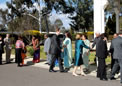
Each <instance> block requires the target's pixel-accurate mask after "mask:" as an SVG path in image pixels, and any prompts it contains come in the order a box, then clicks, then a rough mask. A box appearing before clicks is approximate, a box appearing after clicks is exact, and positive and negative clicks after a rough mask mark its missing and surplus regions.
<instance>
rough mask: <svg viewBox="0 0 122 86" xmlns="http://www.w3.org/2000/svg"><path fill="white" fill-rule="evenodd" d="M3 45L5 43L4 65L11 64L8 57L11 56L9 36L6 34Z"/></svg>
mask: <svg viewBox="0 0 122 86" xmlns="http://www.w3.org/2000/svg"><path fill="white" fill-rule="evenodd" d="M4 43H5V51H6V63H7V64H8V63H11V62H10V56H11V48H12V47H11V39H10V35H9V34H6V38H5V39H4Z"/></svg>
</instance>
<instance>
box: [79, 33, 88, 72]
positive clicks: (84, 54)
mask: <svg viewBox="0 0 122 86" xmlns="http://www.w3.org/2000/svg"><path fill="white" fill-rule="evenodd" d="M81 39H82V40H83V41H84V43H85V45H87V46H88V47H90V41H89V40H88V38H87V36H86V35H82V37H81ZM89 55H90V51H89V49H86V48H83V54H82V58H83V64H84V66H85V72H89Z"/></svg>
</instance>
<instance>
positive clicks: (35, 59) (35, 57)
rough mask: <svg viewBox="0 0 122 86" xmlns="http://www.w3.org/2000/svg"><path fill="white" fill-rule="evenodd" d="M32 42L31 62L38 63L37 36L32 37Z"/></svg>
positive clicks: (38, 48) (38, 47)
mask: <svg viewBox="0 0 122 86" xmlns="http://www.w3.org/2000/svg"><path fill="white" fill-rule="evenodd" d="M32 44H33V49H34V57H33V63H38V62H40V46H39V40H38V39H37V38H35V37H33V38H32Z"/></svg>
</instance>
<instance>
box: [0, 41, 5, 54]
mask: <svg viewBox="0 0 122 86" xmlns="http://www.w3.org/2000/svg"><path fill="white" fill-rule="evenodd" d="M3 47H4V42H3V40H0V53H1V52H2V53H4V48H3Z"/></svg>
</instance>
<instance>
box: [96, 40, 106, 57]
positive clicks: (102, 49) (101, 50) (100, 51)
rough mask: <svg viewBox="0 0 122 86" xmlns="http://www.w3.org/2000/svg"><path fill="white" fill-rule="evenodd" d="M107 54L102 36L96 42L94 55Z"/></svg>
mask: <svg viewBox="0 0 122 86" xmlns="http://www.w3.org/2000/svg"><path fill="white" fill-rule="evenodd" d="M107 55H108V51H107V43H106V41H105V40H103V39H102V38H100V40H99V42H98V44H97V49H96V56H97V57H98V58H103V59H104V58H106V57H107Z"/></svg>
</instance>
